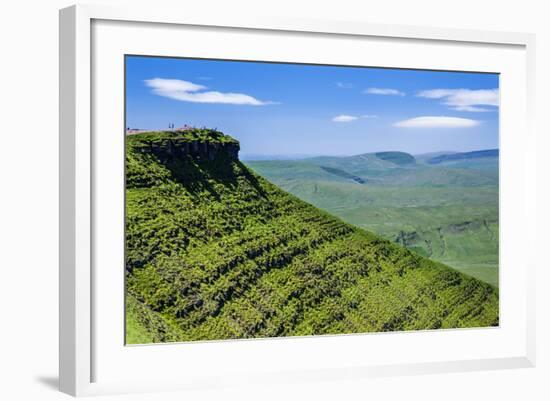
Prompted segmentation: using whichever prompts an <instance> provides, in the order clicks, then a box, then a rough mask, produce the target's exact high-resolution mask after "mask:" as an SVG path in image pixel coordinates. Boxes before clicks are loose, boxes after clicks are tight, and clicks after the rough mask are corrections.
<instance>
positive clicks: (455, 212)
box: [246, 150, 499, 286]
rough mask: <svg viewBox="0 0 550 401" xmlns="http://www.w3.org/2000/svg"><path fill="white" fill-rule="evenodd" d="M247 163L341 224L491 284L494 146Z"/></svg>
mask: <svg viewBox="0 0 550 401" xmlns="http://www.w3.org/2000/svg"><path fill="white" fill-rule="evenodd" d="M246 164H247V166H249V167H250V168H251V169H253V170H254V171H256V172H257V173H258V174H260V175H262V176H263V177H265V178H267V179H268V180H270V181H271V182H273V183H275V184H277V185H278V186H279V187H281V188H282V189H284V190H285V191H288V192H290V193H292V194H294V195H296V196H297V197H299V198H300V199H303V200H304V201H306V202H308V203H311V204H313V205H315V206H317V207H319V208H321V209H323V210H326V211H328V212H329V213H331V214H333V215H335V216H338V217H340V218H341V219H342V220H344V221H346V222H348V223H351V224H353V225H356V226H358V227H361V228H364V229H366V230H369V231H372V232H374V233H377V234H379V235H381V236H382V237H384V238H386V239H388V240H390V241H392V242H395V243H399V244H401V245H404V246H406V247H408V248H409V249H411V250H412V251H414V252H415V253H417V254H419V255H422V256H427V257H429V258H431V259H435V260H438V261H440V262H443V263H445V264H447V265H449V266H452V267H454V268H456V269H457V270H460V271H462V272H464V273H467V274H469V275H472V276H474V277H477V278H479V279H481V280H483V281H486V282H488V283H490V284H492V285H496V286H498V232H499V215H498V150H488V151H480V152H467V153H452V152H440V153H434V154H425V155H419V156H416V157H413V156H412V155H410V154H408V153H404V152H379V153H369V154H362V155H357V156H350V157H314V158H308V159H300V160H273V161H247V162H246Z"/></svg>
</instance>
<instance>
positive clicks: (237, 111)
mask: <svg viewBox="0 0 550 401" xmlns="http://www.w3.org/2000/svg"><path fill="white" fill-rule="evenodd" d="M60 28H61V35H60V48H61V56H60V57H61V58H60V65H61V88H60V97H61V117H60V125H61V141H60V143H61V145H60V146H61V148H60V157H61V160H60V164H61V167H60V179H61V193H60V199H61V221H60V231H61V238H60V239H61V262H60V316H61V318H60V383H61V385H60V386H61V390H62V391H64V392H67V393H70V394H73V395H88V394H104V393H114V392H135V391H154V390H166V389H196V388H209V387H212V386H235V385H245V384H246V383H250V382H259V383H261V382H263V383H269V382H275V381H277V382H280V381H281V380H283V381H284V380H288V381H292V380H297V378H299V379H300V380H319V379H323V380H325V379H327V378H334V379H337V378H344V377H347V378H349V377H353V378H357V379H360V378H363V377H372V376H380V375H399V374H403V373H405V372H407V373H411V372H416V373H422V372H438V371H461V370H462V371H464V370H474V369H496V368H507V367H521V366H525V367H527V366H532V364H533V363H534V337H533V336H534V330H533V325H534V321H533V316H534V314H533V312H534V310H533V308H534V305H533V299H534V294H533V283H532V282H533V276H532V268H533V265H534V264H535V263H536V260H533V259H534V258H533V255H534V254H533V253H532V252H530V247H531V243H530V241H529V235H526V234H525V233H530V232H534V230H532V227H533V225H534V221H535V219H536V211H535V209H534V195H533V194H534V191H535V185H536V183H535V178H534V177H535V174H534V170H535V167H534V166H535V164H534V160H533V158H532V154H533V146H534V139H533V133H532V131H531V128H530V120H531V117H530V113H531V112H532V110H533V105H532V100H533V99H532V97H533V95H532V90H533V85H534V75H533V71H532V68H533V62H532V58H533V57H534V55H533V43H534V39H533V37H532V36H530V35H526V34H506V33H490V32H475V31H460V30H446V29H427V28H418V27H399V26H378V25H371V24H364V23H351V22H346V23H339V22H328V21H301V20H300V21H293V20H291V19H274V18H271V19H269V18H267V19H261V18H259V19H258V18H255V19H251V20H242V19H238V18H235V19H233V18H227V16H225V17H215V16H188V15H185V16H179V15H178V14H177V13H171V14H168V13H166V14H165V13H162V12H159V13H158V14H155V13H151V12H150V10H139V9H124V10H120V9H110V8H105V7H95V6H85V7H84V6H76V7H71V8H68V9H65V10H62V11H61V19H60Z"/></svg>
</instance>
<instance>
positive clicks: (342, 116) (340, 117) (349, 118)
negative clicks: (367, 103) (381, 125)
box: [332, 114, 378, 123]
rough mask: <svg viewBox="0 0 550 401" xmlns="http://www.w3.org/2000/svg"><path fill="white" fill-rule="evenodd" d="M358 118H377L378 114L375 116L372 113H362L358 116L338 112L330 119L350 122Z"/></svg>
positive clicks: (337, 121) (338, 121)
mask: <svg viewBox="0 0 550 401" xmlns="http://www.w3.org/2000/svg"><path fill="white" fill-rule="evenodd" d="M360 118H378V116H376V115H374V114H363V115H360V116H351V115H349V114H340V115H337V116H336V117H333V118H332V121H334V122H335V123H349V122H352V121H355V120H359V119H360Z"/></svg>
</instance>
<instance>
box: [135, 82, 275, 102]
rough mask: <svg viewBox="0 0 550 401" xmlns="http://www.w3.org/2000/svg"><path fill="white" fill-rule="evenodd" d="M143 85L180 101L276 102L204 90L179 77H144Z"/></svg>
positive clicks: (161, 94)
mask: <svg viewBox="0 0 550 401" xmlns="http://www.w3.org/2000/svg"><path fill="white" fill-rule="evenodd" d="M144 82H145V85H147V86H148V87H150V88H151V89H152V91H153V93H154V94H155V95H159V96H164V97H167V98H170V99H174V100H179V101H182V102H193V103H221V104H236V105H250V106H263V105H266V104H275V103H276V102H270V101H263V100H258V99H256V98H255V97H253V96H250V95H246V94H244V93H232V92H217V91H210V90H206V89H207V87H206V86H203V85H198V84H194V83H193V82H189V81H183V80H180V79H164V78H153V79H146V80H145V81H144Z"/></svg>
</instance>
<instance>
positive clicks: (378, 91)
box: [363, 88, 405, 96]
mask: <svg viewBox="0 0 550 401" xmlns="http://www.w3.org/2000/svg"><path fill="white" fill-rule="evenodd" d="M363 93H367V94H369V95H390V96H405V92H401V91H400V90H397V89H391V88H368V89H365V90H364V91H363Z"/></svg>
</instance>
